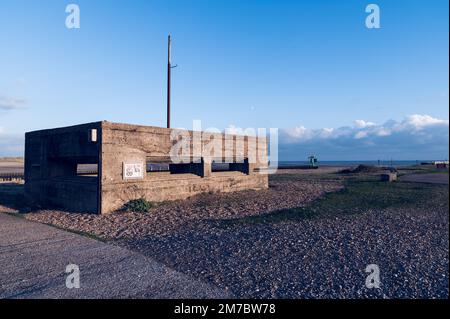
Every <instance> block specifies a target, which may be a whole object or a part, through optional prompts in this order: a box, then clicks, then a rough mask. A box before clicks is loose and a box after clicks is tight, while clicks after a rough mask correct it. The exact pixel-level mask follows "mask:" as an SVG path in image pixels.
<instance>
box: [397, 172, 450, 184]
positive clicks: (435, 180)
mask: <svg viewBox="0 0 450 319" xmlns="http://www.w3.org/2000/svg"><path fill="white" fill-rule="evenodd" d="M400 181H403V182H413V183H429V184H446V185H448V184H449V183H448V182H449V178H448V174H445V173H442V174H439V173H431V174H410V175H405V176H402V177H401V178H400Z"/></svg>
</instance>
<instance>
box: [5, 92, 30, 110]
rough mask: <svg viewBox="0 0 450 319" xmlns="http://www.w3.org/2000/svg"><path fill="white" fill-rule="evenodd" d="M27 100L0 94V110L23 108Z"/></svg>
mask: <svg viewBox="0 0 450 319" xmlns="http://www.w3.org/2000/svg"><path fill="white" fill-rule="evenodd" d="M26 104H27V101H26V100H24V99H17V98H12V97H7V96H2V95H0V110H15V109H21V108H24V107H25V106H26Z"/></svg>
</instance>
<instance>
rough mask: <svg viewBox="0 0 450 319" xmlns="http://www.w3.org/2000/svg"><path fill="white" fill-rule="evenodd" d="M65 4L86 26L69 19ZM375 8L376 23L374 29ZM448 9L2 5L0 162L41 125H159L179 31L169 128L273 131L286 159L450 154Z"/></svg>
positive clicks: (311, 4)
mask: <svg viewBox="0 0 450 319" xmlns="http://www.w3.org/2000/svg"><path fill="white" fill-rule="evenodd" d="M69 3H76V4H78V5H79V7H80V10H81V28H80V29H77V30H74V29H67V28H66V27H65V19H66V16H67V13H66V12H65V7H66V5H68V4H69ZM369 3H376V4H378V5H379V7H380V9H381V28H380V29H367V28H366V27H365V19H366V16H367V13H366V12H365V7H366V5H367V4H369ZM448 10H449V8H448V1H446V0H442V1H441V0H408V1H406V0H404V1H402V0H396V1H392V0H389V1H359V0H351V1H347V0H340V1H338V0H321V1H274V0H273V1H268V0H240V1H237V0H231V1H230V0H227V1H225V0H222V1H220V0H216V1H211V0H204V1H199V0H189V1H181V0H179V1H175V0H172V1H167V0H166V1H149V0H147V1H137V0H136V1H133V0H128V1H122V0H115V1H103V0H95V1H92V0H87V1H86V0H73V1H62V0H61V1H60V0H47V1H31V0H30V1H25V0H0V41H1V43H2V45H1V49H0V156H6V155H21V154H22V153H23V133H24V132H26V131H31V130H36V129H42V128H49V127H58V126H65V125H72V124H78V123H83V122H91V121H97V120H109V121H115V122H125V123H133V124H144V125H155V126H164V125H165V103H166V102H165V98H166V89H165V86H166V41H167V35H168V33H171V34H172V36H173V41H174V42H173V62H174V63H176V64H178V65H179V66H178V68H176V69H174V70H173V85H172V89H173V95H172V101H173V102H172V106H173V111H172V112H173V117H172V125H173V126H174V127H185V128H191V127H192V120H202V123H203V127H205V128H206V127H217V128H219V129H224V128H226V127H228V126H230V125H234V126H238V127H243V128H246V127H267V128H269V127H276V128H279V129H280V132H281V134H280V139H281V140H280V143H281V144H282V146H281V148H280V150H281V152H280V156H281V158H282V159H304V158H305V157H306V156H307V155H308V153H311V152H313V153H316V154H317V155H318V156H319V158H322V159H330V160H334V159H360V160H362V159H375V158H391V157H395V158H396V159H425V158H445V157H448V118H449V116H448V112H449V110H448V105H449V92H448V86H449V83H448V82H449V80H448V78H449V74H448V72H449V65H448V59H449V51H448V46H449V43H448V37H449V34H448V30H449V24H448V23H449V19H448V12H449V11H448ZM358 121H364V123H369V125H368V126H366V127H364V125H363V127H361V125H360V124H361V123H362V122H358ZM417 121H423V123H419V124H418V125H416V124H417ZM358 123H359V124H358ZM372 124H373V125H372ZM394 124H395V125H394ZM394 126H395V127H396V128H399V127H403V128H404V130H403V131H399V130H396V129H390V128H392V127H394ZM375 128H377V130H378V131H377V130H375ZM386 128H387V130H386V131H383V129H386ZM330 130H331V132H344V131H345V132H347V133H346V135H345V134H344V135H342V134H340V135H336V134H335V133H330V134H328V133H327V134H321V132H330ZM380 130H381V132H382V133H379V132H380ZM387 131H389V134H387V133H386V132H387ZM299 132H300V133H299ZM301 132H307V133H308V132H309V133H308V134H307V135H305V134H306V133H305V134H302V133H301ZM360 132H362V133H360ZM385 133H386V134H385ZM343 136H345V138H344V137H343ZM424 136H426V138H424ZM388 145H389V146H388ZM404 145H407V148H406V147H405V148H404ZM400 157H401V158H400Z"/></svg>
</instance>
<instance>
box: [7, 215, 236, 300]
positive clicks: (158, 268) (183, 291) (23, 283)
mask: <svg viewBox="0 0 450 319" xmlns="http://www.w3.org/2000/svg"><path fill="white" fill-rule="evenodd" d="M68 264H77V265H78V266H79V268H80V285H81V287H80V288H79V289H68V288H66V284H65V282H66V276H67V275H68V274H66V273H65V269H66V266H67V265H68ZM227 297H230V296H229V295H227V294H226V293H225V292H224V291H223V290H219V289H218V288H216V287H213V286H211V285H209V284H206V283H204V282H201V281H199V280H196V279H194V278H191V277H188V276H186V275H184V274H182V273H180V272H177V271H175V270H172V269H170V268H168V267H166V266H164V265H163V264H161V263H158V262H156V261H154V260H153V259H150V258H148V257H145V256H143V255H140V254H137V253H134V252H131V251H129V250H127V249H124V248H121V247H117V246H113V245H110V244H106V243H103V242H100V241H97V240H94V239H90V238H87V237H84V236H81V235H77V234H74V233H70V232H66V231H63V230H59V229H56V228H54V227H50V226H47V225H43V224H38V223H34V222H31V221H27V220H25V219H22V218H19V217H15V216H11V215H7V214H4V213H0V298H227Z"/></svg>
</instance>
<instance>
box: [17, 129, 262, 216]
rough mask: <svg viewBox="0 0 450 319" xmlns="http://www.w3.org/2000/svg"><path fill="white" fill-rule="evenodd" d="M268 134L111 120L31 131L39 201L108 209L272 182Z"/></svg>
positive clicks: (29, 147)
mask: <svg viewBox="0 0 450 319" xmlns="http://www.w3.org/2000/svg"><path fill="white" fill-rule="evenodd" d="M267 156H268V146H267V138H266V137H265V136H264V137H257V136H244V135H229V134H223V133H207V132H197V131H188V130H178V129H167V128H159V127H152V126H138V125H129V124H118V123H111V122H107V121H102V122H94V123H88V124H81V125H76V126H70V127H63V128H56V129H48V130H41V131H34V132H28V133H26V134H25V194H26V198H27V200H28V201H29V202H30V204H31V205H38V206H41V207H55V208H62V209H65V210H69V211H75V212H92V213H99V214H107V213H110V212H113V211H115V210H118V209H121V208H122V207H123V206H124V204H126V203H127V202H129V201H130V200H134V199H140V198H144V199H146V200H148V201H151V202H161V201H167V200H177V199H186V198H188V197H190V196H193V195H196V194H199V193H203V192H208V193H212V192H232V191H241V190H249V189H252V190H261V189H265V188H267V187H268V175H267V173H265V169H266V168H267V163H268V160H267Z"/></svg>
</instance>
